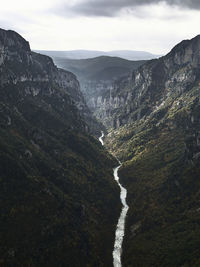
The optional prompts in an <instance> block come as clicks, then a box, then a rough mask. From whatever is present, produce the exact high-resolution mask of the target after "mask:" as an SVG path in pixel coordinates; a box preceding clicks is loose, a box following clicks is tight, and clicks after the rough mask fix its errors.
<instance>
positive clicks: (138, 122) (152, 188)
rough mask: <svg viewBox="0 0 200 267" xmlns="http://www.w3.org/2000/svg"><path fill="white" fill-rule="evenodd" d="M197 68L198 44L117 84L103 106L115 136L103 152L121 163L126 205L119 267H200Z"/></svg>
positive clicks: (199, 40) (191, 43)
mask: <svg viewBox="0 0 200 267" xmlns="http://www.w3.org/2000/svg"><path fill="white" fill-rule="evenodd" d="M199 67H200V36H197V37H195V38H194V39H192V40H189V41H183V42H181V43H180V44H178V45H177V46H176V47H175V48H173V49H172V51H171V52H170V53H169V54H168V55H166V56H165V57H162V58H160V59H158V60H152V61H150V62H147V63H146V64H144V65H143V66H141V67H140V68H139V69H138V70H136V71H134V72H133V73H132V74H131V75H129V76H127V77H125V78H123V79H121V80H120V81H118V82H117V83H116V84H115V87H114V89H113V93H112V94H111V97H109V98H108V99H107V101H108V102H107V103H109V105H108V106H107V107H108V109H107V113H105V114H108V117H107V121H108V122H109V121H110V124H109V126H113V127H115V129H114V130H112V131H110V133H109V135H108V136H107V141H106V145H107V146H108V147H109V148H110V150H111V151H112V152H113V153H114V154H116V155H117V156H118V157H119V158H120V159H121V160H122V161H124V164H123V166H122V168H121V169H120V177H121V178H122V183H124V185H125V186H126V187H127V190H128V203H129V205H130V209H129V213H128V218H127V232H126V236H125V242H124V250H123V251H124V254H123V261H124V266H130V265H131V263H133V262H134V264H135V265H136V266H163V265H164V266H196V265H199V263H200V259H199V240H197V239H196V236H198V235H199V219H200V214H199V186H200V169H199V166H200V164H199V160H200V119H199V118H200V68H199ZM113 99H115V102H114V104H113V103H112V100H113ZM109 101H110V102H109ZM110 103H111V104H110ZM112 118H113V119H112ZM197 225H198V227H197ZM189 240H190V241H189ZM188 242H189V245H188ZM172 251H173V253H172Z"/></svg>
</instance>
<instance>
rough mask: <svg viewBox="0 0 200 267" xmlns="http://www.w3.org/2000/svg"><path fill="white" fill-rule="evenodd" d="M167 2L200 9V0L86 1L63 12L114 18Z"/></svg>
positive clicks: (67, 7)
mask: <svg viewBox="0 0 200 267" xmlns="http://www.w3.org/2000/svg"><path fill="white" fill-rule="evenodd" d="M160 2H165V3H167V4H168V5H174V6H179V7H181V8H190V9H200V0H84V1H82V2H79V3H78V4H75V5H73V6H70V7H69V6H66V9H63V11H64V10H65V11H68V12H72V13H74V14H77V15H78V14H79V15H84V16H104V17H113V16H116V15H117V14H118V13H119V12H120V11H122V10H124V9H127V10H129V9H132V8H135V7H138V6H142V5H149V4H156V3H160Z"/></svg>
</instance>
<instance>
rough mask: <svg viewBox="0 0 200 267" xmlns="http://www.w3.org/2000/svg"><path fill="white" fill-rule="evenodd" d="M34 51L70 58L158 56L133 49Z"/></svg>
mask: <svg viewBox="0 0 200 267" xmlns="http://www.w3.org/2000/svg"><path fill="white" fill-rule="evenodd" d="M35 52H38V53H41V54H43V55H47V56H50V57H61V58H70V59H87V58H94V57H100V56H110V57H121V58H124V59H128V60H149V59H153V58H158V57H160V55H154V54H151V53H149V52H145V51H134V50H113V51H95V50H71V51H48V50H35Z"/></svg>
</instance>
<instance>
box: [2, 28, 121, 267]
mask: <svg viewBox="0 0 200 267" xmlns="http://www.w3.org/2000/svg"><path fill="white" fill-rule="evenodd" d="M0 114H1V115H0V162H1V164H0V183H1V186H0V196H1V197H0V265H1V266H56V265H59V266H109V265H112V249H113V242H114V231H115V225H116V223H117V218H118V214H119V211H120V201H119V189H118V187H117V185H116V184H115V182H114V181H113V176H112V168H113V166H114V165H115V164H117V162H116V160H115V159H114V158H112V157H111V156H110V155H109V154H108V153H106V151H105V150H104V149H103V148H102V146H101V144H100V142H99V141H98V140H97V139H96V138H94V137H92V136H91V135H90V133H91V129H92V125H91V123H90V121H91V120H92V119H91V118H92V116H91V113H89V110H88V108H87V106H86V105H85V102H84V99H83V97H82V94H81V92H80V89H79V83H78V81H77V79H76V77H75V76H74V75H73V74H72V73H69V72H67V71H64V70H60V69H58V68H57V67H56V66H55V65H54V64H53V61H52V60H51V58H49V57H47V56H43V55H40V54H37V53H34V52H32V51H31V50H30V47H29V44H28V42H26V41H25V40H24V39H23V38H22V37H21V36H20V35H18V34H17V33H16V32H13V31H5V30H2V29H0ZM89 120H90V121H89ZM95 123H96V122H95ZM96 125H97V123H96ZM94 129H95V130H96V128H94ZM97 131H98V129H97Z"/></svg>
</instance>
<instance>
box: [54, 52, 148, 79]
mask: <svg viewBox="0 0 200 267" xmlns="http://www.w3.org/2000/svg"><path fill="white" fill-rule="evenodd" d="M53 59H54V62H55V64H56V65H58V66H59V67H61V68H63V69H66V70H69V71H72V72H73V73H75V74H76V75H77V77H78V78H79V79H80V80H91V81H101V80H113V79H116V78H117V77H120V76H123V75H124V74H126V73H127V72H129V71H131V70H133V69H135V68H137V67H139V66H140V65H141V64H142V63H144V62H145V61H130V60H126V59H122V58H118V57H108V56H100V57H95V58H91V59H79V60H75V59H66V58H59V57H55V58H53Z"/></svg>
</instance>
